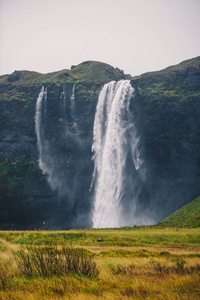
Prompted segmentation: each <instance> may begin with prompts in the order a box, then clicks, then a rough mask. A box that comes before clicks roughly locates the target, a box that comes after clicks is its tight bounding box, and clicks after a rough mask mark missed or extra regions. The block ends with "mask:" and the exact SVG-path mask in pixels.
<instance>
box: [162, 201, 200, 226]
mask: <svg viewBox="0 0 200 300" xmlns="http://www.w3.org/2000/svg"><path fill="white" fill-rule="evenodd" d="M160 225H166V226H176V227H200V197H198V198H197V199H195V200H193V201H192V202H190V203H188V204H186V205H184V206H183V207H181V208H180V209H179V210H177V211H175V212H174V213H173V214H171V215H170V216H169V217H167V218H166V219H164V220H163V221H162V222H161V223H160Z"/></svg>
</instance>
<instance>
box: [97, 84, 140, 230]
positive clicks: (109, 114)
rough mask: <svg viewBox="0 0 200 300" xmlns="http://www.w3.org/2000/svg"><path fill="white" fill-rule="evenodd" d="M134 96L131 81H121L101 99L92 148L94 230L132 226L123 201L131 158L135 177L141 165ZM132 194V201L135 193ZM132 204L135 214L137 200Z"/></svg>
mask: <svg viewBox="0 0 200 300" xmlns="http://www.w3.org/2000/svg"><path fill="white" fill-rule="evenodd" d="M133 92H134V89H133V88H132V86H131V84H130V81H129V80H121V81H118V82H114V81H112V82H110V83H108V84H106V85H105V86H104V87H103V89H102V91H101V93H100V95H99V99H98V104H97V108H96V115H95V121H94V128H93V145H92V151H93V159H94V174H93V184H94V186H95V187H94V189H95V199H94V213H93V227H94V228H99V227H119V226H121V225H124V226H125V225H128V223H130V222H133V220H131V221H130V220H128V219H127V218H126V216H124V214H123V201H127V199H125V198H126V197H127V193H126V191H125V190H126V181H128V178H127V177H128V168H129V166H127V164H129V162H128V157H131V161H132V165H133V169H134V172H135V173H137V170H139V168H140V165H141V163H142V162H141V160H140V155H139V151H138V142H139V138H137V135H136V131H135V127H134V124H133V122H132V116H131V113H130V111H129V104H130V99H131V97H132V96H133ZM129 159H130V158H129ZM133 186H134V183H133ZM134 188H135V187H134ZM134 188H133V189H134ZM131 193H132V197H133V194H134V191H133V190H132V192H131ZM131 200H132V201H133V204H132V210H133V211H134V205H135V203H134V199H131ZM133 214H134V213H133ZM133 214H132V215H131V217H132V216H133ZM132 224H134V223H132Z"/></svg>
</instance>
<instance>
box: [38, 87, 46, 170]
mask: <svg viewBox="0 0 200 300" xmlns="http://www.w3.org/2000/svg"><path fill="white" fill-rule="evenodd" d="M43 99H45V115H46V109H47V108H46V103H47V87H46V88H44V86H42V89H41V91H40V93H39V96H38V98H37V102H36V113H35V129H36V135H37V145H38V151H39V166H40V168H41V169H42V165H43V163H42V156H43V147H42V140H43V131H42V100H43Z"/></svg>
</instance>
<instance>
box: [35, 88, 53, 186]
mask: <svg viewBox="0 0 200 300" xmlns="http://www.w3.org/2000/svg"><path fill="white" fill-rule="evenodd" d="M43 100H44V106H43ZM43 107H44V108H43ZM46 113H47V87H46V88H44V86H42V89H41V91H40V93H39V96H38V98H37V102H36V113H35V129H36V135H37V145H38V151H39V167H40V169H41V170H42V173H43V174H46V175H47V176H48V182H49V184H50V186H51V188H52V189H53V190H55V189H56V188H57V187H58V186H59V179H58V178H57V177H56V176H54V169H53V163H52V157H51V154H50V146H49V142H48V141H47V140H46V138H45V135H44V127H45V126H44V125H45V122H46Z"/></svg>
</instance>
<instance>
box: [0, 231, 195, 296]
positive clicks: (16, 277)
mask: <svg viewBox="0 0 200 300" xmlns="http://www.w3.org/2000/svg"><path fill="white" fill-rule="evenodd" d="M118 234H119V233H118ZM181 234H182V233H181ZM76 246H77V247H78V245H76ZM85 248H87V249H88V250H90V251H92V253H94V260H95V261H96V262H97V264H98V266H99V268H100V270H101V271H100V274H99V276H98V278H91V277H87V276H83V275H68V276H63V277H51V278H43V277H38V278H26V277H24V276H23V274H21V273H20V272H19V270H18V268H17V264H16V261H15V259H14V256H13V254H14V253H16V252H17V251H20V249H21V245H16V244H14V243H10V242H6V241H5V240H4V239H1V251H0V268H1V272H0V299H2V300H7V299H12V300H22V299H23V300H24V299H26V300H33V299H34V300H46V299H49V300H56V299H71V300H74V299H75V300H76V299H77V300H86V299H87V300H96V299H98V300H103V299H104V300H120V299H123V300H124V299H125V300H126V299H159V300H193V299H200V287H199V282H200V249H199V248H198V247H197V246H196V244H195V247H194V248H193V247H191V245H190V246H187V244H185V246H184V247H180V248H178V247H175V248H171V247H170V246H169V247H164V248H162V247H159V248H157V247H149V248H145V247H143V246H142V247H139V246H138V247H130V246H129V247H123V248H122V247H119V246H110V247H108V246H107V247H106V246H103V245H88V246H85ZM110 250H114V251H118V252H109V251H110ZM102 251H106V252H104V253H103V252H102ZM126 251H129V252H126ZM131 251H132V252H131ZM134 251H139V252H134ZM112 253H114V255H113V256H112ZM142 255H144V256H142Z"/></svg>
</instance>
